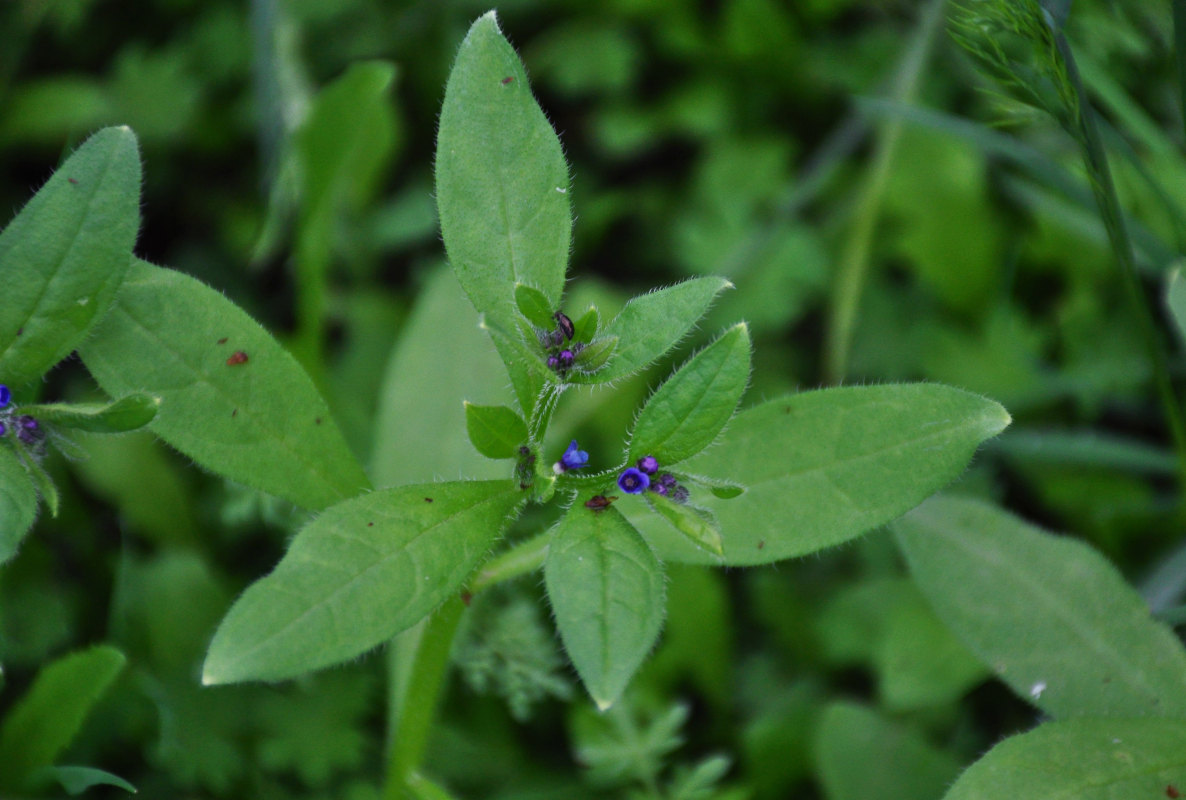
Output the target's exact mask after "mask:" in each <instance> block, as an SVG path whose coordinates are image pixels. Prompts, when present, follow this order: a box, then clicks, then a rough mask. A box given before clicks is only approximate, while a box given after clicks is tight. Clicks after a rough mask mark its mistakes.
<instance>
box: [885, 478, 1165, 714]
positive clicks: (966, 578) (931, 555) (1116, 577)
mask: <svg viewBox="0 0 1186 800" xmlns="http://www.w3.org/2000/svg"><path fill="white" fill-rule="evenodd" d="M894 528H895V530H896V532H897V536H898V542H899V544H900V545H901V547H902V549H903V551H904V552H905V554H906V559H907V561H908V562H909V564H910V571H911V574H912V575H913V576H914V580H915V581H916V582H917V583H918V585H919V586H920V587H921V588H922V590H923V593H924V594H925V595H926V596H927V599H928V600H930V602H931V605H932V606H934V608H935V612H936V613H937V614H938V615H939V617H940V618H941V619H942V620H943V621H944V622H945V623H947V625H948V626H949V627H950V628H951V629H952V631H954V632H955V634H956V635H957V636H958V637H960V638H961V639H962V640H963V641H964V643H965V644H966V645H967V646H968V647H969V649H971V650H972V652H974V653H975V654H976V655H977V656H979V657H980V659H981V660H982V661H983V662H984V663H985V664H986V665H988V666H989V667H991V668H992V669H993V670H995V671H996V672H997V674H998V675H999V677H1000V678H1001V680H1003V681H1004V682H1005V683H1007V684H1009V686H1010V687H1011V688H1012V689H1013V691H1014V692H1016V693H1017V694H1018V696H1020V697H1023V698H1025V699H1027V700H1029V701H1030V702H1031V703H1033V704H1034V705H1036V706H1037V707H1038V708H1041V709H1042V710H1043V711H1045V712H1046V713H1047V714H1050V715H1051V716H1053V717H1084V716H1095V717H1103V716H1106V717H1141V716H1179V717H1186V693H1184V692H1183V691H1182V687H1183V686H1186V651H1184V650H1183V648H1182V644H1181V642H1179V641H1178V639H1177V637H1175V636H1174V634H1173V632H1172V631H1170V629H1169V628H1167V627H1165V626H1164V625H1162V624H1161V623H1159V622H1155V621H1154V620H1153V619H1152V618H1151V617H1150V616H1149V609H1148V607H1147V606H1146V605H1145V603H1144V601H1143V600H1142V599H1141V598H1140V596H1139V595H1138V594H1137V593H1136V592H1135V591H1134V590H1133V589H1132V588H1130V587H1129V586H1128V585H1127V584H1126V583H1125V582H1124V580H1123V578H1121V576H1120V574H1119V573H1118V572H1117V571H1116V569H1115V568H1114V567H1113V566H1112V565H1111V564H1109V563H1108V562H1107V561H1106V560H1105V559H1104V558H1103V556H1101V555H1100V554H1099V553H1097V552H1096V551H1094V550H1092V549H1091V548H1090V547H1088V546H1087V545H1085V544H1084V543H1082V542H1079V541H1075V540H1073V539H1068V538H1062V537H1057V536H1053V535H1051V534H1048V533H1046V532H1045V531H1042V530H1040V529H1039V528H1036V527H1034V526H1032V525H1028V524H1026V523H1024V522H1022V521H1021V520H1019V519H1017V518H1016V517H1013V516H1012V515H1010V514H1008V513H1006V512H1004V511H1002V510H1000V509H997V508H994V507H993V506H990V505H988V504H985V503H982V502H979V501H976V500H970V499H963V498H955V497H936V498H934V499H932V500H930V501H928V502H927V503H925V504H923V505H922V506H920V507H919V508H918V509H916V510H915V511H913V512H911V513H910V514H909V515H907V516H906V517H904V518H903V519H901V520H899V521H898V522H897V523H896V524H895V525H894Z"/></svg>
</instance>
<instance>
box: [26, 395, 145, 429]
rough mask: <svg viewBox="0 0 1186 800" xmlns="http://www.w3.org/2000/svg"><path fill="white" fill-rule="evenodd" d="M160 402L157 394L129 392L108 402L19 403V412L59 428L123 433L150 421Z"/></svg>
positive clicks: (141, 426)
mask: <svg viewBox="0 0 1186 800" xmlns="http://www.w3.org/2000/svg"><path fill="white" fill-rule="evenodd" d="M160 405H161V399H160V398H159V397H153V396H152V395H148V394H130V395H128V396H126V397H121V398H119V399H118V400H113V401H111V402H110V403H77V404H75V403H49V404H46V405H36V406H23V407H22V408H21V411H22V412H23V413H25V414H28V415H29V416H31V417H36V418H37V419H39V420H42V421H44V422H52V423H53V424H55V425H60V426H61V427H63V428H73V429H74V430H79V431H89V432H91V433H126V432H127V431H134V430H136V429H137V428H143V427H144V426H145V425H147V424H148V423H150V422H152V419H153V417H155V416H156V412H157V409H158V408H159V407H160Z"/></svg>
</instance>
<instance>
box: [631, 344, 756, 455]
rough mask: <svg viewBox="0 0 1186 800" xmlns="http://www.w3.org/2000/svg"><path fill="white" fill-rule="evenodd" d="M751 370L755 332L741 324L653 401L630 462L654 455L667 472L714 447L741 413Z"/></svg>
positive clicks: (637, 431) (642, 421) (636, 425)
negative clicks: (740, 405)
mask: <svg viewBox="0 0 1186 800" xmlns="http://www.w3.org/2000/svg"><path fill="white" fill-rule="evenodd" d="M749 366H750V340H749V330H748V329H747V328H746V326H745V323H741V324H739V325H735V326H734V327H733V328H731V329H729V330H728V331H727V332H725V333H724V334H723V335H722V336H721V337H720V338H719V339H717V340H716V341H715V342H713V343H712V344H710V345H709V346H708V347H706V348H704V349H703V350H701V351H700V352H699V353H697V354H696V355H695V356H693V357H692V358H690V359H689V360H688V361H687V363H685V364H684V365H683V366H682V367H680V368H679V371H678V372H676V373H675V374H674V375H672V376H671V377H670V378H668V379H667V380H666V381H665V382H664V383H663V385H662V386H660V387H659V388H658V390H656V391H655V393H654V394H653V395H651V398H650V399H649V400H648V401H647V404H646V405H645V406H644V407H643V409H642V413H640V414H639V415H638V421H637V422H635V423H634V432H633V433H632V434H631V436H630V456H629V459H628V460H629V461H631V462H633V461H637V460H638V459H639V458H641V457H643V456H647V455H651V456H654V457H655V458H657V459H658V460H659V463H660V464H661V465H663V466H664V467H666V466H669V465H671V464H675V463H678V462H680V461H683V460H684V459H686V458H690V457H691V456H694V455H696V454H697V453H699V452H700V451H701V450H703V449H704V448H706V447H708V446H709V445H710V444H712V441H713V440H714V439H715V438H716V437H717V434H719V433H720V432H721V429H722V428H724V427H725V423H727V422H728V421H729V418H730V417H732V416H733V412H734V411H735V410H736V409H737V403H738V402H740V400H741V395H742V393H744V392H745V385H746V383H747V382H748V381H749Z"/></svg>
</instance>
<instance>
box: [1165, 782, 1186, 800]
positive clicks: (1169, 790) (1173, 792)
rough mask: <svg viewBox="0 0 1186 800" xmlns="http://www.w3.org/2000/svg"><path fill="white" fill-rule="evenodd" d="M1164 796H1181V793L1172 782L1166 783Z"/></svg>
mask: <svg viewBox="0 0 1186 800" xmlns="http://www.w3.org/2000/svg"><path fill="white" fill-rule="evenodd" d="M1165 796H1166V797H1181V796H1182V793H1181V792H1179V791H1178V787H1177V786H1174V785H1173V784H1172V783H1167V784H1166V786H1165Z"/></svg>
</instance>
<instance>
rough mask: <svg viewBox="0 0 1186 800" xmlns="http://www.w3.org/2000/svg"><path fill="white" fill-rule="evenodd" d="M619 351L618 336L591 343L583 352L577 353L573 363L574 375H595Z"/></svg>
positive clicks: (600, 338) (601, 338) (603, 337)
mask: <svg viewBox="0 0 1186 800" xmlns="http://www.w3.org/2000/svg"><path fill="white" fill-rule="evenodd" d="M617 349H618V337H617V336H602V337H599V338H598V339H597V341H595V342H590V343H589V344H588V345H586V346H585V347H584V348H582V349H581V352H579V353H577V357H576V361H574V362H573V375H574V376H577V375H582V376H583V375H590V376H591V375H593V374H595V373H596V372H597V371H598V370H599V369H601V368H602V367H604V366H605V365H606V362H608V361H609V360H610V358H611V357H613V354H614V351H615V350H617Z"/></svg>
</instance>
